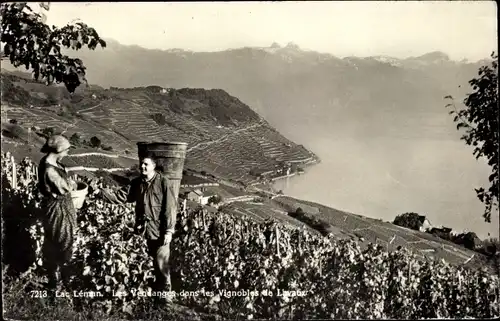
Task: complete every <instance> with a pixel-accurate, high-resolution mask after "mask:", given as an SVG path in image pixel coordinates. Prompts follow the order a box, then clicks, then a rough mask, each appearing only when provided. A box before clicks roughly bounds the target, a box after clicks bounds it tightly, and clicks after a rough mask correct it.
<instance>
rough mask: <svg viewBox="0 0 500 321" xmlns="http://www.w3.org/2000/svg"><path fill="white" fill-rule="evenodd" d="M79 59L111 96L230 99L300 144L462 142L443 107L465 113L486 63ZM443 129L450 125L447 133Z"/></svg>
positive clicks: (168, 55) (257, 53) (210, 55)
mask: <svg viewBox="0 0 500 321" xmlns="http://www.w3.org/2000/svg"><path fill="white" fill-rule="evenodd" d="M71 54H72V55H76V56H78V57H80V58H82V59H83V61H84V63H85V65H86V66H87V74H88V77H87V78H88V80H89V83H91V84H97V85H99V86H103V87H110V86H113V87H122V88H130V87H141V86H149V85H158V86H161V87H173V88H184V87H189V88H206V89H210V88H217V89H223V90H225V91H227V92H228V93H229V94H230V95H232V96H235V97H238V98H239V99H240V100H241V101H242V102H243V103H245V104H247V105H248V106H250V107H251V108H252V109H254V110H255V111H256V112H258V113H259V114H260V115H261V116H263V117H264V118H265V119H266V120H267V121H269V122H270V124H271V125H273V126H275V127H276V128H277V129H278V130H279V131H281V132H283V133H284V134H285V135H287V137H290V138H292V139H293V140H298V141H299V142H301V143H307V141H310V140H311V139H314V137H317V136H318V135H324V134H325V133H327V134H329V135H330V134H332V133H333V134H334V135H336V136H338V137H339V136H349V137H364V136H366V135H371V136H373V135H416V134H418V135H424V136H428V137H433V138H435V137H449V136H452V137H458V134H457V133H456V131H455V130H454V129H453V128H454V127H453V122H452V119H451V118H450V117H449V115H448V114H447V112H446V109H445V108H444V105H445V104H446V102H445V101H444V100H443V97H444V96H446V95H453V96H454V97H456V98H458V100H457V103H460V102H461V101H462V100H463V98H464V96H465V94H466V93H467V92H469V91H470V88H469V86H468V81H469V80H470V79H471V78H472V77H473V76H474V75H476V74H477V70H478V68H479V66H481V65H483V64H485V63H486V62H487V59H485V60H481V61H478V62H468V61H453V60H450V59H449V57H448V55H446V54H445V53H442V52H431V53H427V54H425V55H422V56H419V57H410V58H406V59H398V58H394V57H387V56H373V57H365V58H359V57H346V58H338V57H336V56H334V55H331V54H327V53H319V52H315V51H307V50H302V49H301V48H300V47H299V46H297V45H296V44H293V43H289V44H287V45H286V46H280V45H278V44H276V43H274V44H272V45H271V46H270V47H253V48H250V47H245V48H239V49H230V50H225V51H220V52H192V51H188V50H183V49H169V50H152V49H145V48H141V47H139V46H135V45H132V46H127V45H122V44H120V43H118V42H117V41H114V40H112V39H108V40H107V47H106V48H105V49H97V50H95V51H88V50H80V51H78V52H71ZM458 86H461V87H460V88H459V87H458ZM443 124H448V125H449V126H448V128H447V130H445V132H443V128H442V127H443V126H442V125H443Z"/></svg>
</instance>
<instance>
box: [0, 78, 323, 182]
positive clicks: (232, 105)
mask: <svg viewBox="0 0 500 321" xmlns="http://www.w3.org/2000/svg"><path fill="white" fill-rule="evenodd" d="M1 77H2V114H3V115H2V116H3V117H2V118H3V119H15V120H16V121H17V124H18V125H20V126H22V127H23V128H24V129H29V128H31V127H33V126H37V127H39V129H43V128H47V127H54V128H57V130H56V131H59V132H63V131H64V132H65V135H67V136H68V137H70V136H72V135H73V134H75V133H77V134H78V135H79V136H80V140H81V141H84V140H86V141H89V140H90V139H91V137H92V136H96V137H98V138H99V139H100V141H101V142H102V145H103V146H104V145H105V146H106V147H108V149H109V146H111V150H112V151H113V152H114V153H116V154H121V155H123V156H127V157H131V158H132V159H133V158H134V157H135V156H136V155H135V151H136V145H135V143H136V142H138V141H184V142H187V143H188V156H187V161H186V167H188V168H190V169H193V170H196V171H205V172H207V173H210V174H213V175H215V176H217V177H219V178H223V179H226V180H230V181H232V182H239V183H242V184H250V183H255V182H257V181H258V177H257V175H255V174H252V173H255V172H262V171H263V172H266V171H271V172H276V171H277V170H280V169H281V168H283V167H284V166H285V164H286V163H287V162H289V163H295V164H296V165H297V164H299V165H300V164H304V165H305V164H308V163H314V162H316V161H317V157H316V156H315V155H314V154H312V153H311V152H309V151H308V150H306V149H305V148H304V147H303V146H301V145H296V144H295V143H293V142H292V141H290V140H288V139H287V138H285V137H284V136H282V135H281V134H280V133H279V132H278V131H277V130H275V129H274V128H273V127H272V126H270V125H269V124H268V123H267V122H266V121H265V120H264V119H262V118H261V117H260V116H259V115H258V114H257V113H256V112H254V111H253V110H252V109H250V108H249V107H248V106H246V105H245V104H243V103H242V102H241V101H239V100H238V99H237V98H235V97H232V96H230V95H229V94H228V93H227V92H225V91H223V90H220V89H212V90H204V89H190V88H184V89H172V88H162V87H158V86H149V87H137V88H130V89H122V88H114V87H112V88H110V89H103V88H101V87H98V86H90V87H87V88H84V87H82V88H79V89H78V91H77V92H76V93H75V94H73V95H69V94H68V93H67V92H66V91H65V89H64V88H62V87H58V86H45V85H44V84H41V83H37V82H35V81H33V80H31V79H29V75H28V76H27V77H26V78H23V77H20V75H19V74H17V75H15V74H13V73H8V72H6V71H3V72H2V75H1ZM94 158H95V157H94ZM82 161H83V159H81V160H79V159H76V158H72V159H71V161H70V163H68V166H78V165H79V164H80V165H82V164H83V163H82ZM84 163H86V164H88V162H87V161H85V162H84ZM93 163H95V161H94V162H93ZM97 163H99V162H98V161H97ZM105 163H106V164H104V163H103V164H101V167H105V168H113V167H120V165H123V162H121V163H116V162H115V163H114V164H113V163H112V162H105ZM94 165H95V166H96V167H97V166H99V164H94ZM123 167H127V166H123Z"/></svg>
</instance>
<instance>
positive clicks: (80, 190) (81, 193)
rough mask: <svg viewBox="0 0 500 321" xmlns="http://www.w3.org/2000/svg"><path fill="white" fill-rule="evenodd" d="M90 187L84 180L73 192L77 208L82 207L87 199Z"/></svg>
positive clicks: (72, 197)
mask: <svg viewBox="0 0 500 321" xmlns="http://www.w3.org/2000/svg"><path fill="white" fill-rule="evenodd" d="M88 191H89V187H88V186H87V184H85V183H83V182H78V183H77V187H76V191H72V192H71V199H72V200H73V204H74V205H75V208H76V209H80V208H81V207H82V206H83V202H84V201H85V196H87V194H88Z"/></svg>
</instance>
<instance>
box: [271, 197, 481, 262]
mask: <svg viewBox="0 0 500 321" xmlns="http://www.w3.org/2000/svg"><path fill="white" fill-rule="evenodd" d="M272 202H273V203H274V204H275V206H277V207H281V208H284V209H285V210H286V211H293V210H295V209H297V208H298V207H301V208H303V210H304V211H306V212H307V206H309V207H311V208H316V209H318V210H319V212H318V213H317V214H316V216H317V217H318V218H319V219H322V220H324V221H326V222H327V223H329V224H332V225H334V226H335V227H337V228H339V229H341V230H342V231H344V232H346V233H349V234H354V235H356V237H358V238H359V240H360V241H362V242H363V243H377V244H380V245H383V246H384V247H385V248H387V249H388V250H389V251H394V250H396V249H397V248H398V247H400V246H401V247H405V248H408V249H410V250H411V251H412V252H413V253H415V254H416V255H418V256H421V257H424V256H425V257H429V258H439V259H445V260H446V261H447V262H450V263H452V264H466V265H472V266H482V265H484V264H485V258H484V257H483V256H482V255H479V254H477V253H476V252H473V251H471V250H468V249H466V248H464V247H460V246H458V245H456V244H454V243H452V242H448V241H446V240H443V239H440V238H438V237H436V236H434V235H430V234H428V233H424V232H419V231H414V230H411V229H407V228H403V227H400V226H396V225H394V224H392V223H389V222H383V221H380V220H376V219H371V218H368V217H364V216H360V215H355V214H352V213H348V212H343V211H339V210H336V209H333V208H330V207H327V206H324V205H321V204H317V203H314V202H309V201H305V200H298V199H294V198H292V197H288V196H278V197H276V198H274V199H273V201H272Z"/></svg>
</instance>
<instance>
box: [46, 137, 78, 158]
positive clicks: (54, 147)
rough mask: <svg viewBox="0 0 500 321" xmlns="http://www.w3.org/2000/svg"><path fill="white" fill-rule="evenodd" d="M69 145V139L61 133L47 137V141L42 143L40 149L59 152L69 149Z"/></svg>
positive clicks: (47, 151)
mask: <svg viewBox="0 0 500 321" xmlns="http://www.w3.org/2000/svg"><path fill="white" fill-rule="evenodd" d="M70 147H71V144H70V143H69V140H68V139H67V138H66V137H64V136H62V135H54V136H51V137H49V138H48V139H47V142H46V143H45V145H43V147H42V149H41V150H40V151H41V152H42V153H56V154H59V153H60V152H62V151H64V150H66V149H69V148H70Z"/></svg>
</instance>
